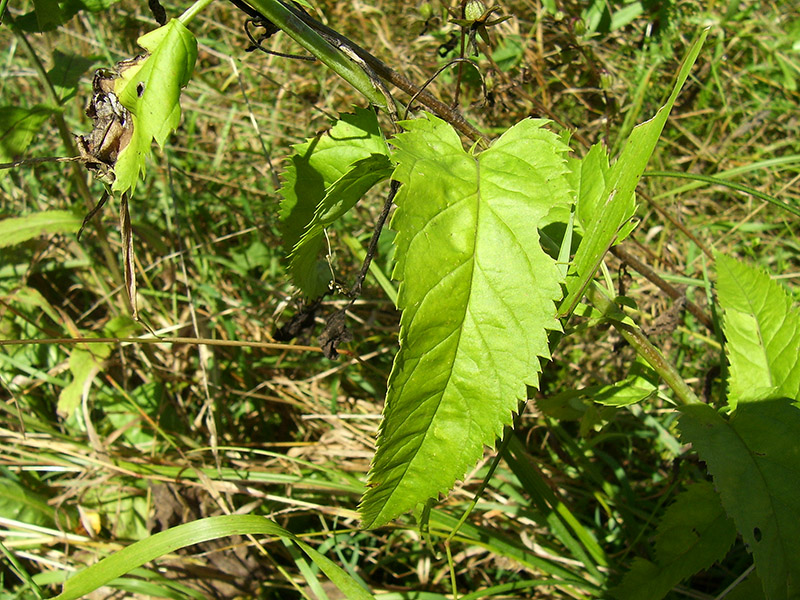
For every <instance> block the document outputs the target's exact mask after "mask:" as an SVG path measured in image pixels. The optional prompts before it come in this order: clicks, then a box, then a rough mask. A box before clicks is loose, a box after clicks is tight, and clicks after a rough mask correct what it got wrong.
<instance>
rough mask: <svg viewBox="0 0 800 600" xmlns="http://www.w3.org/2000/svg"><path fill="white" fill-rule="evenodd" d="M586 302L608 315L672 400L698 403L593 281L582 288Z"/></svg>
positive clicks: (640, 331)
mask: <svg viewBox="0 0 800 600" xmlns="http://www.w3.org/2000/svg"><path fill="white" fill-rule="evenodd" d="M586 297H587V298H588V299H589V301H590V302H591V303H592V304H594V306H595V307H597V308H598V309H599V310H600V312H602V313H603V314H604V315H605V316H606V318H608V319H609V320H610V321H611V323H612V324H613V325H614V327H615V328H616V329H617V331H619V332H620V334H621V335H622V337H624V338H625V341H627V342H628V343H629V344H630V345H631V346H633V348H634V350H636V353H637V354H639V356H641V357H642V358H643V359H645V360H646V361H647V363H648V364H649V365H650V366H651V367H653V370H654V371H655V372H656V373H658V375H659V377H661V379H663V380H664V382H665V383H666V384H667V385H668V386H669V387H670V389H672V391H673V392H674V393H675V400H676V401H677V402H678V403H679V404H684V405H686V404H701V403H702V402H701V400H700V399H699V398H698V397H697V395H696V394H695V393H694V391H693V390H692V388H690V387H689V386H688V385H687V383H686V382H685V381H684V379H683V377H681V375H680V373H678V371H677V370H676V369H675V367H673V366H672V364H671V363H670V362H669V361H668V360H667V359H666V358H664V355H663V354H661V352H659V350H658V348H656V347H655V346H654V345H653V344H652V343H651V342H650V340H648V339H647V336H646V335H645V334H644V333H642V330H641V329H639V328H638V327H635V326H633V325H630V324H629V323H625V321H624V319H625V318H626V315H625V313H623V312H622V310H621V309H620V308H619V307H618V306H617V305H616V304H615V303H614V302H613V300H611V299H610V298H609V297H608V296H607V295H606V294H605V292H604V291H603V290H602V289H601V288H600V286H598V285H597V284H594V283H593V284H592V285H590V286H589V288H588V289H587V291H586Z"/></svg>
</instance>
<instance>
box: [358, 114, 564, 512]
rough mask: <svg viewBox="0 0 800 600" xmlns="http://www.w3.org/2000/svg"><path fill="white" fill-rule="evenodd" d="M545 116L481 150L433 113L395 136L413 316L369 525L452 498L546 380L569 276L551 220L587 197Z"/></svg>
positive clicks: (406, 321)
mask: <svg viewBox="0 0 800 600" xmlns="http://www.w3.org/2000/svg"><path fill="white" fill-rule="evenodd" d="M544 123H545V122H544V121H541V120H525V121H522V122H520V123H518V124H517V125H516V126H514V127H512V128H511V129H510V130H508V131H507V132H506V133H505V134H504V135H503V136H502V137H501V138H500V139H499V140H497V141H496V142H495V143H494V144H493V145H492V147H491V148H489V149H488V150H486V151H485V152H482V153H480V154H478V155H477V156H476V155H473V154H468V153H467V152H465V151H464V150H463V148H462V146H461V142H460V140H459V138H458V135H456V133H455V132H454V131H453V129H452V128H451V127H450V126H449V125H447V124H445V123H444V122H443V121H441V120H439V119H437V118H435V117H432V116H430V115H427V116H426V117H425V118H421V119H417V120H414V121H409V122H406V123H404V126H405V127H406V129H407V132H406V133H403V134H401V135H399V136H398V137H397V138H396V139H395V141H394V144H395V146H396V149H397V150H396V152H395V155H394V158H395V159H396V161H397V163H398V166H397V169H396V170H395V173H394V176H393V177H394V178H395V179H397V180H398V181H401V182H402V183H403V186H402V187H401V188H400V192H399V194H398V196H397V199H396V202H397V206H398V208H397V212H396V213H395V216H394V218H393V220H392V226H393V228H394V229H396V230H397V232H398V233H397V237H396V239H395V244H396V247H397V257H398V260H397V265H396V268H395V272H394V276H395V278H396V279H398V280H400V281H401V284H400V291H399V295H398V306H399V308H401V309H402V310H403V315H402V318H401V321H400V350H399V352H398V354H397V357H396V359H395V364H394V368H393V369H392V374H391V376H390V378H389V391H388V394H387V398H386V407H385V411H384V420H383V424H382V426H381V431H380V436H379V439H378V449H377V453H376V455H375V459H374V461H373V464H372V469H371V471H370V476H369V480H370V483H369V489H368V490H367V492H366V494H365V496H364V498H363V502H362V505H361V511H362V518H363V522H364V525H365V526H367V527H376V526H379V525H381V524H383V523H386V522H387V521H389V520H390V519H392V518H394V517H396V516H398V515H399V514H401V513H403V512H405V511H407V510H409V509H412V508H414V507H416V506H417V505H418V504H419V503H421V502H424V501H426V500H428V499H429V498H433V497H436V496H437V495H438V494H441V493H446V492H447V491H448V490H449V489H450V488H451V487H452V485H453V484H454V482H455V481H456V479H458V478H459V477H462V476H463V475H464V474H465V472H466V471H467V469H469V468H470V467H471V466H473V465H474V464H475V462H476V461H477V460H478V458H479V457H480V456H481V453H482V451H483V447H484V446H485V445H493V444H494V442H495V440H496V438H497V437H498V436H499V435H500V434H501V432H502V430H503V427H504V426H505V425H507V424H509V423H511V420H512V415H513V412H514V411H515V410H516V409H517V407H518V405H519V402H520V401H521V400H523V399H524V398H525V394H526V388H525V386H526V385H531V386H536V385H537V383H538V373H539V371H540V368H541V367H540V357H549V350H548V345H547V332H548V330H558V329H559V327H560V325H559V323H558V321H557V320H556V318H555V301H556V300H558V299H559V298H560V297H561V287H560V283H561V281H560V279H561V277H560V274H559V270H558V268H557V267H556V265H555V261H554V260H553V259H552V258H550V257H549V256H548V255H547V254H545V253H544V252H543V251H542V249H541V247H540V245H539V234H538V230H537V224H538V223H539V222H540V221H541V219H542V218H543V217H544V216H546V215H547V213H548V212H549V211H550V209H551V207H552V206H553V205H557V204H568V203H570V202H572V199H573V198H572V192H571V188H570V186H569V184H568V182H567V179H566V171H567V169H566V161H565V154H566V152H567V151H568V148H567V147H566V146H565V145H564V144H563V143H562V142H561V141H560V140H559V139H558V137H557V136H556V135H555V134H553V133H552V132H550V131H548V130H546V129H544V128H543V125H544Z"/></svg>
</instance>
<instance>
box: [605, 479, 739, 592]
mask: <svg viewBox="0 0 800 600" xmlns="http://www.w3.org/2000/svg"><path fill="white" fill-rule="evenodd" d="M735 539H736V528H735V527H734V526H733V523H732V522H731V520H730V519H729V518H728V517H727V515H726V514H725V511H724V510H723V509H722V504H720V501H719V495H718V494H717V493H716V492H715V491H714V488H713V487H712V486H711V484H709V483H705V482H703V483H695V484H693V485H692V486H691V487H689V488H688V489H687V490H686V491H684V492H682V493H681V494H680V495H679V496H678V497H677V498H676V499H675V502H674V503H673V504H672V506H670V507H669V508H668V509H667V511H666V512H665V513H664V518H663V519H662V520H661V523H659V525H658V531H657V533H656V539H655V551H656V556H655V558H656V562H655V563H652V562H650V561H648V560H645V559H641V558H640V559H636V560H634V562H633V567H632V568H631V570H630V571H629V572H628V573H627V574H626V575H625V578H624V579H623V580H622V583H621V584H620V585H619V586H618V587H616V588H615V589H614V590H612V592H611V593H612V594H613V595H614V596H615V597H616V598H619V599H620V600H659V599H660V598H663V597H664V596H666V595H667V593H668V592H669V591H670V590H671V589H672V588H673V587H675V586H676V585H677V584H678V583H680V582H681V581H682V580H684V579H686V578H687V577H689V576H690V575H694V574H695V573H697V572H698V571H700V570H702V569H707V568H708V567H709V566H711V565H712V564H713V563H715V562H717V561H718V560H721V559H722V558H723V557H724V556H725V554H726V553H727V552H728V550H729V549H730V547H731V545H733V542H734V540H735Z"/></svg>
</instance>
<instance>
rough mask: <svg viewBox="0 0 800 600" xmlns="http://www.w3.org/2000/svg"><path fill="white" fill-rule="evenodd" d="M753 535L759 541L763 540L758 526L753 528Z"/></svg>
mask: <svg viewBox="0 0 800 600" xmlns="http://www.w3.org/2000/svg"><path fill="white" fill-rule="evenodd" d="M753 537H754V538H756V541H757V542H760V541H761V530H760V529H759V528H758V527H754V528H753Z"/></svg>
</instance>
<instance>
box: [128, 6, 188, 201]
mask: <svg viewBox="0 0 800 600" xmlns="http://www.w3.org/2000/svg"><path fill="white" fill-rule="evenodd" d="M138 42H139V45H140V46H141V47H142V48H144V49H145V50H147V51H148V52H149V55H148V56H147V57H146V58H145V59H144V60H142V61H140V62H139V63H137V64H135V65H133V66H130V67H129V68H127V69H125V70H123V71H122V72H121V75H120V77H119V79H118V80H117V81H116V83H115V93H116V95H117V97H118V98H119V101H120V102H121V103H122V105H123V106H124V107H125V108H127V109H128V110H129V111H130V112H131V115H132V116H133V137H132V138H131V141H130V142H129V143H128V145H127V146H126V147H125V148H124V149H123V150H122V151H121V152H120V154H119V157H118V158H117V164H116V166H115V167H114V174H115V176H116V179H115V180H114V184H113V186H112V189H113V190H114V192H117V193H118V194H121V193H123V192H126V191H128V190H130V192H131V194H133V192H134V189H135V187H136V181H137V180H138V178H139V174H140V173H142V174H144V170H145V158H146V157H147V155H148V154H149V153H150V145H151V144H152V142H153V140H155V141H156V143H157V144H158V145H159V146H163V145H164V142H166V140H167V136H168V135H169V134H170V132H172V131H173V130H174V129H175V128H176V127H177V126H178V124H179V123H180V120H181V106H180V102H179V100H180V95H181V88H182V87H183V86H185V85H186V84H187V83H188V82H189V79H190V78H191V76H192V71H193V70H194V63H195V60H196V59H197V41H196V40H195V38H194V36H193V35H192V34H191V32H190V31H189V30H188V29H186V27H185V26H184V25H183V23H181V22H180V21H178V20H177V19H172V20H171V21H170V22H169V23H167V24H166V25H164V26H163V27H159V28H158V29H155V30H153V31H151V32H150V33H147V34H145V35H143V36H142V37H140V38H139V40H138Z"/></svg>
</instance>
